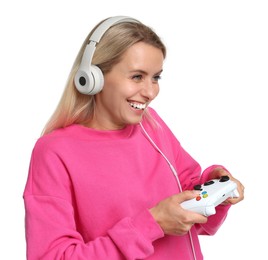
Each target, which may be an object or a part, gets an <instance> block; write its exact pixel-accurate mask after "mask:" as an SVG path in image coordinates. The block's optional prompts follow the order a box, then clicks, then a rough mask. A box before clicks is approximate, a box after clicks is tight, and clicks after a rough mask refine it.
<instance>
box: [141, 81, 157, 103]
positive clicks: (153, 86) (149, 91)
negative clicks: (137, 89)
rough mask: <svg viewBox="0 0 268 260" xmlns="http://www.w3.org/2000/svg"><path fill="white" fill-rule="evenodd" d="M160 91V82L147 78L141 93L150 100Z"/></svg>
mask: <svg viewBox="0 0 268 260" xmlns="http://www.w3.org/2000/svg"><path fill="white" fill-rule="evenodd" d="M158 93H159V84H158V82H155V81H152V80H147V81H146V82H145V83H144V86H143V88H142V91H141V94H142V96H143V97H145V98H146V99H147V100H148V101H150V100H153V99H154V98H156V96H157V95H158Z"/></svg>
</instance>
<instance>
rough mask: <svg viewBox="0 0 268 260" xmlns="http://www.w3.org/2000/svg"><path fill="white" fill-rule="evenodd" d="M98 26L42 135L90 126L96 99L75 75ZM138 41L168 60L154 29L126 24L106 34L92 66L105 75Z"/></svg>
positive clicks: (163, 46)
mask: <svg viewBox="0 0 268 260" xmlns="http://www.w3.org/2000/svg"><path fill="white" fill-rule="evenodd" d="M99 24H100V23H99ZM99 24H98V25H99ZM98 25H96V26H95V28H94V29H93V30H92V31H91V32H90V33H89V35H88V36H87V38H86V39H85V41H84V43H83V44H82V46H81V48H80V51H79V52H78V55H77V57H76V59H75V61H74V64H73V66H72V69H71V72H70V74H69V77H68V80H67V83H66V87H65V90H64V92H63V94H62V97H61V99H60V102H59V104H58V106H57V108H56V110H55V112H54V113H53V114H52V116H51V118H50V119H49V121H48V122H47V124H46V125H45V127H44V129H43V131H42V135H45V134H48V133H50V132H52V131H53V130H55V129H58V128H62V127H66V126H68V125H71V124H74V123H76V124H83V123H86V122H87V121H88V120H89V118H90V116H91V115H92V113H94V107H95V98H94V96H90V95H84V94H81V93H79V92H78V90H77V89H76V87H75V85H74V76H75V74H76V72H77V70H78V68H79V65H80V62H81V59H82V56H83V53H84V50H85V48H86V45H87V44H88V42H89V38H90V36H91V34H92V33H93V32H94V30H95V29H96V28H97V27H98ZM137 42H145V43H147V44H150V45H152V46H154V47H156V48H158V49H160V50H161V51H162V53H163V56H164V58H165V57H166V47H165V45H164V44H163V42H162V41H161V39H160V38H159V36H158V35H157V34H156V33H155V32H154V31H153V30H152V29H151V28H149V27H148V26H146V25H144V24H142V23H134V22H124V23H119V24H116V25H113V26H112V27H110V28H109V29H108V30H107V31H106V32H105V34H104V35H103V37H102V39H101V41H100V42H99V43H98V44H97V47H96V50H95V53H94V56H93V59H92V64H95V65H97V66H98V67H99V68H100V69H101V70H102V72H103V74H104V75H105V73H107V72H109V71H110V70H111V68H112V67H113V66H114V65H115V64H117V63H118V62H120V58H121V57H122V55H123V54H124V52H125V51H126V50H127V49H128V48H129V47H131V46H132V45H133V44H135V43H137Z"/></svg>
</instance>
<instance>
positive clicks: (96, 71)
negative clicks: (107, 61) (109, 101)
mask: <svg viewBox="0 0 268 260" xmlns="http://www.w3.org/2000/svg"><path fill="white" fill-rule="evenodd" d="M91 76H92V79H93V83H94V85H93V88H92V90H91V92H90V93H89V95H95V94H97V93H99V92H101V90H102V89H103V85H104V76H103V73H102V71H101V69H100V68H99V67H98V66H96V65H91Z"/></svg>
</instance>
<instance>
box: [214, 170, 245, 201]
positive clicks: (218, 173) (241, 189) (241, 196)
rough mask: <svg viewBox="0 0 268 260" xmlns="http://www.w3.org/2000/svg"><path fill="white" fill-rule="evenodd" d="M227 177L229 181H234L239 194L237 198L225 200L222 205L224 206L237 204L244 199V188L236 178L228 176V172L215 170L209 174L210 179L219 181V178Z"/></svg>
mask: <svg viewBox="0 0 268 260" xmlns="http://www.w3.org/2000/svg"><path fill="white" fill-rule="evenodd" d="M226 175H227V176H229V178H230V180H232V181H234V182H235V183H236V184H237V191H238V193H239V197H237V198H228V199H227V200H225V201H224V202H223V203H222V204H224V205H228V204H231V205H234V204H237V203H238V202H240V201H242V200H243V199H244V190H245V187H244V185H243V184H242V183H241V182H240V181H239V180H238V179H236V178H234V177H233V176H232V174H230V172H228V171H226V170H225V169H223V168H215V169H214V170H213V171H212V172H211V174H210V178H211V179H219V178H220V177H221V176H226Z"/></svg>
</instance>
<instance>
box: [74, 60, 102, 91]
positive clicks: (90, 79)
mask: <svg viewBox="0 0 268 260" xmlns="http://www.w3.org/2000/svg"><path fill="white" fill-rule="evenodd" d="M74 83H75V86H76V88H77V90H78V91H79V92H80V93H82V94H85V95H95V94H97V93H99V92H100V91H101V90H102V88H103V85H104V76H103V74H102V71H101V69H100V68H99V67H97V66H95V65H91V67H90V71H85V70H82V69H79V70H78V71H77V73H76V74H75V77H74Z"/></svg>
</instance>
